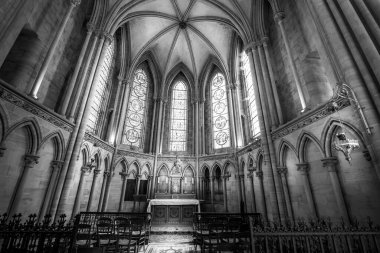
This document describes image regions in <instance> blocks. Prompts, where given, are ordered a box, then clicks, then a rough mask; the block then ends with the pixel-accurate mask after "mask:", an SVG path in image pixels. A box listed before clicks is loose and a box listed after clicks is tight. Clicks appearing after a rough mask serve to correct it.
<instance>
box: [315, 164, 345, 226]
mask: <svg viewBox="0 0 380 253" xmlns="http://www.w3.org/2000/svg"><path fill="white" fill-rule="evenodd" d="M321 161H322V163H323V167H325V168H327V170H328V172H329V176H330V180H331V184H332V187H333V190H334V195H335V199H336V202H337V204H338V208H339V212H340V215H341V217H342V218H343V219H344V220H345V221H346V222H350V221H351V219H350V215H349V213H348V210H347V206H346V202H345V200H344V196H343V192H342V186H341V184H340V181H339V177H338V173H337V168H336V165H337V164H338V159H337V158H336V157H328V158H325V159H322V160H321Z"/></svg>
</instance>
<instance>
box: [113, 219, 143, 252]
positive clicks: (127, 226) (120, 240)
mask: <svg viewBox="0 0 380 253" xmlns="http://www.w3.org/2000/svg"><path fill="white" fill-rule="evenodd" d="M132 233H133V229H132V225H131V221H130V220H129V219H127V218H123V217H119V218H116V219H115V235H116V239H117V240H116V250H117V252H136V250H137V248H138V245H137V241H136V240H134V239H133V238H132Z"/></svg>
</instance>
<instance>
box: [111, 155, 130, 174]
mask: <svg viewBox="0 0 380 253" xmlns="http://www.w3.org/2000/svg"><path fill="white" fill-rule="evenodd" d="M118 165H121V166H122V172H127V170H128V161H127V159H125V157H120V158H119V159H117V160H116V162H115V165H114V166H113V168H112V171H113V172H115V170H116V168H117V166H118Z"/></svg>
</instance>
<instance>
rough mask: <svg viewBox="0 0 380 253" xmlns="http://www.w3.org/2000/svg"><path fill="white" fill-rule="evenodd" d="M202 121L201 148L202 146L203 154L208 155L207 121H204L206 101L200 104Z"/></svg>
mask: <svg viewBox="0 0 380 253" xmlns="http://www.w3.org/2000/svg"><path fill="white" fill-rule="evenodd" d="M200 103H201V104H200V116H201V117H200V120H201V123H200V125H201V126H202V130H201V134H200V138H201V140H200V141H201V146H202V154H206V136H205V120H204V116H205V110H204V109H205V101H204V100H202V101H201V102H200Z"/></svg>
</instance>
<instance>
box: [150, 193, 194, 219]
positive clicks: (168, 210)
mask: <svg viewBox="0 0 380 253" xmlns="http://www.w3.org/2000/svg"><path fill="white" fill-rule="evenodd" d="M200 211H201V209H200V203H199V200H197V199H151V200H150V201H149V204H148V208H147V212H151V213H152V224H191V223H192V222H193V213H194V212H200Z"/></svg>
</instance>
